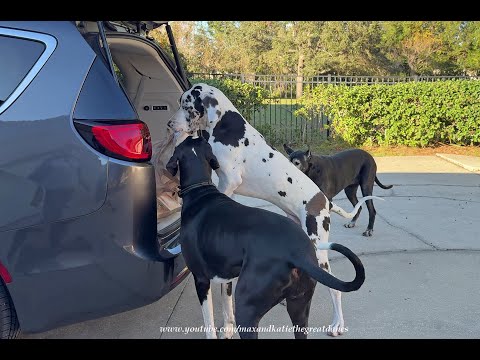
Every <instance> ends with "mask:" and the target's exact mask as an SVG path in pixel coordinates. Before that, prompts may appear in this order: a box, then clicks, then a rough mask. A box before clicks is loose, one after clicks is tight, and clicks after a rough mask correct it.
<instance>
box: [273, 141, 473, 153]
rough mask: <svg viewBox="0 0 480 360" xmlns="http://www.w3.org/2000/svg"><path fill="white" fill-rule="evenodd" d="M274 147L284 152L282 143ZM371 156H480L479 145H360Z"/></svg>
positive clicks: (332, 147) (326, 145)
mask: <svg viewBox="0 0 480 360" xmlns="http://www.w3.org/2000/svg"><path fill="white" fill-rule="evenodd" d="M275 147H276V148H277V149H278V150H279V151H282V153H285V152H284V150H283V146H282V144H275ZM291 147H292V149H294V150H298V149H304V150H306V149H307V145H303V146H302V145H292V146H291ZM351 148H352V147H351V146H349V145H348V144H346V143H344V142H342V141H338V140H325V141H323V142H321V143H320V144H315V145H310V150H312V152H313V153H314V154H317V155H331V154H335V153H337V152H339V151H342V150H346V149H351ZM360 148H361V149H363V150H365V151H368V152H369V153H370V154H372V155H373V156H426V155H435V154H436V153H444V154H458V155H470V156H479V157H480V146H458V145H439V146H436V147H427V148H416V147H409V146H361V147H360Z"/></svg>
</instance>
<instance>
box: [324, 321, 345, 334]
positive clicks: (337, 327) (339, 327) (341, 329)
mask: <svg viewBox="0 0 480 360" xmlns="http://www.w3.org/2000/svg"><path fill="white" fill-rule="evenodd" d="M344 333H345V325H344V324H341V323H336V324H335V323H334V324H331V325H328V331H327V335H329V336H332V337H336V336H339V335H343V334H344Z"/></svg>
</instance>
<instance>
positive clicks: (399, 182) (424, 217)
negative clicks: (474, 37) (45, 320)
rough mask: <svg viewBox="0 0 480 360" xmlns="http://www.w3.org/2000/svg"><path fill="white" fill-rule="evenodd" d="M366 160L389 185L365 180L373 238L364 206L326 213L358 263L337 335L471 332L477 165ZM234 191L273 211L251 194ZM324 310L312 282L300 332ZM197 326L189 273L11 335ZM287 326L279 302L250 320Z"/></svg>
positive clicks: (269, 334)
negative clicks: (353, 220) (69, 321)
mask: <svg viewBox="0 0 480 360" xmlns="http://www.w3.org/2000/svg"><path fill="white" fill-rule="evenodd" d="M376 161H377V165H378V174H379V175H378V176H379V179H380V181H381V182H382V183H383V184H386V185H387V184H394V187H393V189H390V190H383V189H380V188H379V187H378V186H375V188H374V195H378V196H381V197H383V198H385V201H374V204H375V207H376V209H377V218H376V223H375V232H374V235H373V237H371V238H366V237H363V236H362V232H363V231H364V230H365V228H366V226H367V223H368V215H367V214H368V212H367V211H366V209H364V210H363V212H362V214H361V216H360V218H359V220H358V222H357V227H355V228H353V229H346V228H345V227H344V226H343V224H344V223H345V222H346V221H348V220H347V219H343V218H341V217H340V216H338V215H336V214H334V215H332V226H331V232H330V241H334V242H338V243H341V244H343V245H346V246H348V247H349V248H350V249H352V250H353V251H354V252H356V253H357V254H359V255H360V258H361V260H362V262H363V264H364V266H365V271H366V280H365V283H364V285H363V286H362V288H361V289H360V290H358V291H356V292H353V293H346V294H343V311H344V318H345V325H346V327H347V329H348V331H347V332H346V333H345V334H344V335H343V336H341V337H338V339H349V338H350V339H353V338H478V337H480V276H479V269H480V251H479V250H480V226H479V224H478V218H479V214H480V176H479V174H478V173H475V172H470V171H468V170H467V169H465V168H463V167H461V166H457V165H455V164H453V163H451V162H448V161H447V160H445V159H442V158H440V157H436V156H424V157H420V156H417V157H381V158H377V159H376ZM359 196H360V194H359ZM235 199H236V200H237V201H240V202H242V203H245V204H247V205H250V206H259V207H262V208H265V209H268V210H272V211H276V212H278V213H282V211H281V210H279V209H278V208H276V207H274V206H273V205H270V204H269V203H266V202H264V201H261V200H258V199H251V198H245V197H240V196H237V197H236V198H235ZM334 201H335V202H336V203H337V204H338V205H340V206H342V207H343V208H344V209H346V210H348V211H349V210H351V208H352V207H351V205H350V203H349V202H348V200H346V198H345V195H344V193H343V192H342V193H340V194H339V195H338V196H337V197H336V198H335V199H334ZM282 214H283V213H282ZM330 259H331V267H332V270H333V272H334V274H335V275H336V276H338V277H340V278H341V279H345V280H350V279H352V278H353V267H352V266H351V265H350V264H349V263H348V261H345V260H344V259H343V258H341V257H340V256H339V255H338V254H337V253H334V252H332V254H331V256H330ZM219 287H220V286H219V285H214V287H213V294H214V307H215V323H216V325H217V326H219V327H220V326H222V310H221V303H220V291H219ZM332 316H333V309H332V304H331V300H330V296H329V294H328V290H327V288H326V287H324V286H323V285H317V287H316V291H315V295H314V299H313V303H312V307H311V312H310V321H309V326H310V327H312V329H311V330H312V332H311V333H310V335H309V338H319V339H327V338H329V337H328V336H327V335H326V333H325V332H324V328H322V327H326V326H328V325H329V324H330V322H331V320H332ZM201 325H203V320H202V313H201V309H200V306H199V304H198V299H197V297H196V294H195V288H194V284H193V278H192V276H189V277H188V278H187V279H186V280H185V281H184V282H183V283H182V284H181V285H179V286H178V287H177V288H176V289H174V290H173V291H172V292H170V293H169V294H167V295H166V296H165V297H163V298H162V299H160V300H159V301H157V302H155V303H153V304H151V305H148V306H145V307H143V308H140V309H136V310H132V311H128V312H124V313H121V314H117V315H114V316H110V317H105V318H101V319H97V320H91V321H87V322H83V323H79V324H74V325H70V326H65V327H62V328H58V329H54V330H51V331H48V332H44V333H38V334H28V335H27V334H22V335H21V337H23V338H153V339H159V338H204V334H203V333H202V332H201V331H198V330H197V329H190V330H193V332H192V331H190V332H188V333H186V331H187V330H188V329H187V328H189V327H192V328H193V327H200V326H201ZM290 325H291V323H290V320H289V317H288V314H287V311H286V308H285V307H284V306H282V305H277V306H276V307H275V308H273V309H272V310H271V311H270V312H269V313H267V314H266V315H265V317H264V318H263V319H262V321H261V323H260V326H263V327H266V328H267V330H269V331H265V332H262V333H260V335H259V338H293V334H292V333H291V332H289V330H291V328H289V326H290ZM272 326H273V328H272ZM282 326H285V327H284V328H282ZM165 327H167V328H165ZM175 327H176V328H175ZM269 327H270V328H269ZM162 330H163V331H162ZM195 330H197V331H195ZM273 330H275V331H273ZM234 337H235V338H238V334H235V336H234Z"/></svg>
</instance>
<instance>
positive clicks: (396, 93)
mask: <svg viewBox="0 0 480 360" xmlns="http://www.w3.org/2000/svg"><path fill="white" fill-rule="evenodd" d="M300 104H301V108H300V109H299V110H297V114H298V115H303V116H306V117H309V116H312V115H314V114H318V113H320V112H321V111H322V110H323V111H324V113H325V114H327V116H329V118H330V119H331V128H332V129H331V130H332V134H333V135H334V136H337V137H341V138H342V139H343V140H345V141H346V142H348V143H349V144H350V145H353V146H360V145H374V144H378V145H408V146H421V147H424V146H431V145H437V144H439V143H443V144H445V143H447V144H458V145H478V144H480V81H468V80H449V81H441V82H440V81H437V82H409V83H399V84H395V85H357V86H345V85H320V86H317V87H315V88H313V89H306V91H305V92H304V95H303V97H302V98H301V99H300Z"/></svg>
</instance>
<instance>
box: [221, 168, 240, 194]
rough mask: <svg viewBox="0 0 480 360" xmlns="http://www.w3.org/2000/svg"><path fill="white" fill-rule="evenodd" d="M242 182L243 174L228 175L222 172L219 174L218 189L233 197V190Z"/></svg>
mask: <svg viewBox="0 0 480 360" xmlns="http://www.w3.org/2000/svg"><path fill="white" fill-rule="evenodd" d="M241 183H242V176H241V175H240V174H236V173H230V174H228V175H226V174H225V173H223V172H221V173H219V174H218V187H217V188H218V191H220V192H222V193H224V194H225V195H227V196H228V197H232V195H233V192H234V191H235V190H236V189H237V188H238V187H239V186H240V184H241Z"/></svg>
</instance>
